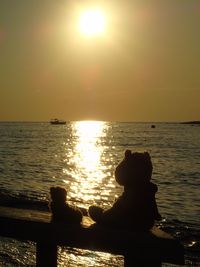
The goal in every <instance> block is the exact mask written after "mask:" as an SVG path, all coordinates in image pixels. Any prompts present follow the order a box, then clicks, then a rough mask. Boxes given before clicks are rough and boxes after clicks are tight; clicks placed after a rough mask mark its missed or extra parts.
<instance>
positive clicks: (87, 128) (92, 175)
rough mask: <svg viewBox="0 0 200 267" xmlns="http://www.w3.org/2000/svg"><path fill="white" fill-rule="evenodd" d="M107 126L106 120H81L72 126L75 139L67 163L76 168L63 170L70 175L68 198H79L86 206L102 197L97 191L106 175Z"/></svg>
mask: <svg viewBox="0 0 200 267" xmlns="http://www.w3.org/2000/svg"><path fill="white" fill-rule="evenodd" d="M107 127H108V126H107V124H106V122H101V121H78V122H74V123H72V126H71V128H72V135H73V137H74V139H73V144H71V146H72V147H71V153H68V152H69V151H68V152H67V153H68V154H67V155H66V156H68V158H67V161H68V162H67V163H68V165H69V166H73V167H71V169H70V170H69V169H67V168H66V169H64V170H63V172H64V173H65V174H66V175H68V176H70V177H71V179H65V180H64V182H65V183H66V184H67V185H68V186H69V191H68V192H69V193H68V197H69V198H70V199H72V200H73V199H74V200H75V199H76V200H77V199H78V200H80V201H81V202H83V203H84V204H83V206H87V203H90V204H91V203H92V202H95V201H96V200H98V199H100V196H99V194H97V191H98V188H100V187H101V184H102V180H103V178H104V177H105V176H106V173H105V166H104V164H102V160H103V152H104V146H103V144H102V138H103V137H105V136H106V129H107ZM69 155H70V156H69Z"/></svg>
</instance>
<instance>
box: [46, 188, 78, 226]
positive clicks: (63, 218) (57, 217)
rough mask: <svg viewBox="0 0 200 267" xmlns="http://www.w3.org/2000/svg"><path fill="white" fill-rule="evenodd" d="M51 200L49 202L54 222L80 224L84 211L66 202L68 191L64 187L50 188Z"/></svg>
mask: <svg viewBox="0 0 200 267" xmlns="http://www.w3.org/2000/svg"><path fill="white" fill-rule="evenodd" d="M50 196H51V202H50V203H49V208H50V211H51V212H52V221H53V222H62V223H67V224H80V223H81V221H82V217H83V216H82V213H81V211H80V210H79V209H78V208H75V207H71V206H69V205H68V204H67V203H66V200H67V191H66V190H65V188H62V187H59V186H57V187H51V188H50Z"/></svg>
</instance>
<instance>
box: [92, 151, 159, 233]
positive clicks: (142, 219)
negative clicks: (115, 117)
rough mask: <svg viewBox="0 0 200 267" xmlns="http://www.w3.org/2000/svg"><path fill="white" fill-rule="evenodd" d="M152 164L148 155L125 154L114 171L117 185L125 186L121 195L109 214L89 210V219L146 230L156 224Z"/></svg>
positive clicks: (93, 208)
mask: <svg viewBox="0 0 200 267" xmlns="http://www.w3.org/2000/svg"><path fill="white" fill-rule="evenodd" d="M152 170H153V167H152V162H151V158H150V155H149V153H147V152H144V153H139V152H135V153H132V152H131V151H130V150H126V151H125V157H124V159H123V160H122V161H121V162H120V163H119V165H118V166H117V167H116V170H115V179H116V181H117V182H118V183H119V184H120V185H122V186H124V192H123V194H122V195H121V196H120V197H119V198H118V199H117V200H116V202H115V203H114V204H113V206H112V207H111V208H110V209H108V210H103V209H102V208H100V207H96V206H91V207H89V215H90V217H91V218H92V219H93V220H94V221H95V222H97V223H98V224H101V225H106V226H111V227H117V228H125V229H127V228H128V229H133V228H135V227H136V228H137V229H141V230H148V229H150V228H151V227H152V226H153V225H154V221H155V220H160V219H161V216H160V214H159V212H158V208H157V204H156V199H155V194H156V192H157V190H158V188H157V185H156V184H154V183H152V182H151V181H150V180H151V176H152Z"/></svg>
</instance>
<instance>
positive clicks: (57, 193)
mask: <svg viewBox="0 0 200 267" xmlns="http://www.w3.org/2000/svg"><path fill="white" fill-rule="evenodd" d="M50 195H51V200H52V202H55V203H63V202H66V198H67V191H66V190H65V188H63V187H60V186H56V187H51V188H50Z"/></svg>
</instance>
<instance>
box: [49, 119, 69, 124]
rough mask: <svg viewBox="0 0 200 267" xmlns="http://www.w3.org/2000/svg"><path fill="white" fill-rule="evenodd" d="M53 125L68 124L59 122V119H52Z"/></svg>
mask: <svg viewBox="0 0 200 267" xmlns="http://www.w3.org/2000/svg"><path fill="white" fill-rule="evenodd" d="M50 123H51V124H66V121H64V120H59V119H52V120H50Z"/></svg>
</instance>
